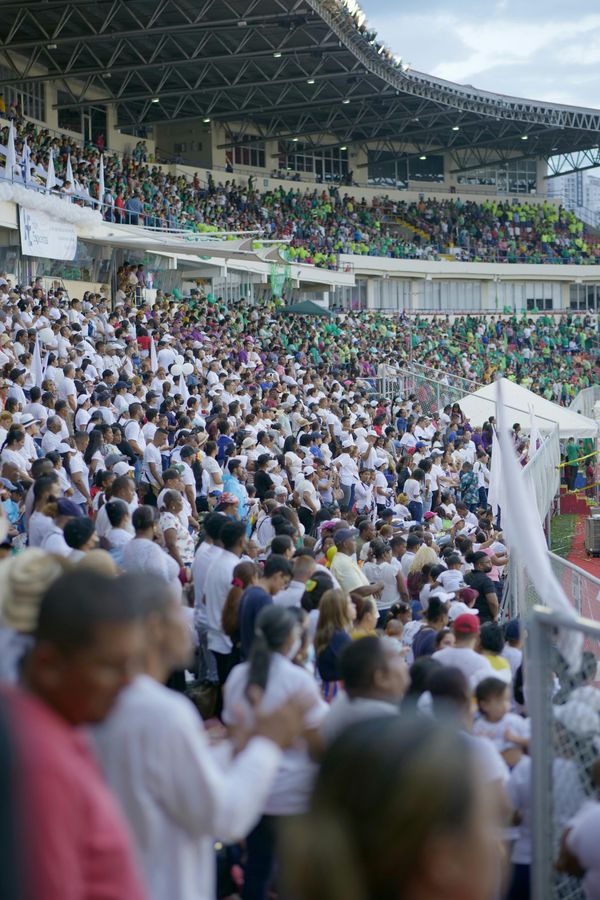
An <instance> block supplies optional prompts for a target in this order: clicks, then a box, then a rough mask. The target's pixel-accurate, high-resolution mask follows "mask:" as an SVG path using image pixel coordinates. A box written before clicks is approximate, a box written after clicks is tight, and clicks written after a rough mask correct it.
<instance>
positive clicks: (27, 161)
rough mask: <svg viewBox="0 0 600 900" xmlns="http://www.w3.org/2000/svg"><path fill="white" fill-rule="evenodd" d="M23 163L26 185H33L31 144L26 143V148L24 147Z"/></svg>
mask: <svg viewBox="0 0 600 900" xmlns="http://www.w3.org/2000/svg"><path fill="white" fill-rule="evenodd" d="M21 161H22V165H23V181H24V182H25V184H30V183H31V150H30V149H29V144H28V143H27V141H25V146H24V147H23V154H22V156H21Z"/></svg>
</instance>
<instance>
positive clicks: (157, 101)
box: [152, 97, 160, 103]
mask: <svg viewBox="0 0 600 900" xmlns="http://www.w3.org/2000/svg"><path fill="white" fill-rule="evenodd" d="M152 102H153V103H160V97H153V98H152Z"/></svg>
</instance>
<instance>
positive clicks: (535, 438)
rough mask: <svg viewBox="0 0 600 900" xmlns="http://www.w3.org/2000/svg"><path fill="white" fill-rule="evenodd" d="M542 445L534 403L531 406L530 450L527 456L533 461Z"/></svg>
mask: <svg viewBox="0 0 600 900" xmlns="http://www.w3.org/2000/svg"><path fill="white" fill-rule="evenodd" d="M541 445H542V438H541V435H540V429H539V428H538V423H537V418H536V415H535V411H534V409H533V403H530V404H529V450H528V451H527V456H528V458H529V459H531V457H532V456H534V455H535V454H536V453H537V451H538V449H539V448H540V447H541Z"/></svg>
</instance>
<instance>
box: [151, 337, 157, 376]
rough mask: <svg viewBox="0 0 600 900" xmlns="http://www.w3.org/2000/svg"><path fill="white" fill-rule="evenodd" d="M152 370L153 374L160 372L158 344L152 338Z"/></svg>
mask: <svg viewBox="0 0 600 900" xmlns="http://www.w3.org/2000/svg"><path fill="white" fill-rule="evenodd" d="M150 368H151V369H152V371H153V372H157V371H158V357H157V355H156V344H155V343H154V338H153V337H151V338H150Z"/></svg>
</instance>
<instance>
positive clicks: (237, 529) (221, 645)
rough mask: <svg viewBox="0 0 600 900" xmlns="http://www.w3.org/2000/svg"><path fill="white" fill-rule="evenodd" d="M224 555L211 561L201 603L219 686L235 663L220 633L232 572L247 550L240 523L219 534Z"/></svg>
mask: <svg viewBox="0 0 600 900" xmlns="http://www.w3.org/2000/svg"><path fill="white" fill-rule="evenodd" d="M219 541H220V543H221V544H222V545H223V551H222V553H220V554H219V555H218V556H217V557H216V558H214V559H213V560H212V562H211V564H210V566H209V568H208V571H207V573H206V578H205V580H204V602H205V605H206V617H207V629H208V638H207V642H208V649H209V650H211V651H212V652H213V654H214V656H215V659H216V663H217V672H218V675H219V683H220V684H224V683H225V681H226V680H227V676H228V675H229V672H230V671H231V669H232V668H233V666H234V665H235V664H236V663H237V662H238V659H239V657H238V653H237V652H236V651H234V648H233V643H232V641H231V639H230V638H229V637H228V636H227V635H226V634H225V632H224V631H223V625H222V615H223V607H224V606H225V600H226V598H227V594H228V593H229V589H230V587H231V579H232V578H233V570H234V569H235V567H236V566H237V564H238V562H239V559H240V556H241V555H242V553H243V552H244V549H245V546H246V526H245V525H243V524H242V523H241V522H233V521H232V522H228V523H227V524H226V525H224V526H223V528H222V529H221V530H220V533H219Z"/></svg>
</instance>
